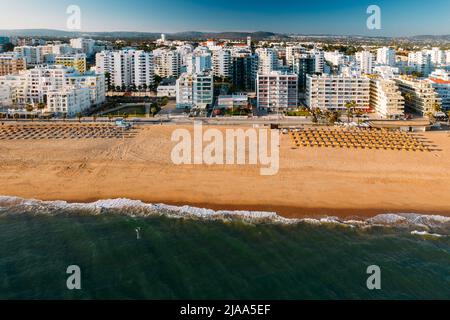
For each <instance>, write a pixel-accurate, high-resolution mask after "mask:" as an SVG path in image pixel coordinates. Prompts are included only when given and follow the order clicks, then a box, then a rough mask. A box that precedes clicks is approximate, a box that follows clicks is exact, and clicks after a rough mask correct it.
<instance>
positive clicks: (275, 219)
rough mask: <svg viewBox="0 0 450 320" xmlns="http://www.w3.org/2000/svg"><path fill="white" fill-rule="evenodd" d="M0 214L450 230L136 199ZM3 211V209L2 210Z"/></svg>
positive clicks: (10, 207) (11, 206) (413, 220)
mask: <svg viewBox="0 0 450 320" xmlns="http://www.w3.org/2000/svg"><path fill="white" fill-rule="evenodd" d="M0 209H2V210H0V213H2V212H14V213H23V212H27V213H31V214H49V215H52V214H58V213H61V212H62V213H67V212H73V211H79V212H84V213H85V212H88V213H89V214H93V215H102V214H108V213H115V214H127V215H129V216H141V217H147V216H158V215H159V216H161V215H164V216H168V217H172V218H193V219H207V220H224V221H226V220H242V221H245V222H251V223H279V224H297V223H308V224H314V225H326V224H330V225H341V226H347V227H363V228H367V227H372V226H415V227H420V228H424V229H427V230H428V229H429V228H435V227H450V217H444V216H437V215H422V214H416V213H401V214H397V213H396V214H380V215H377V216H375V217H372V218H370V219H360V220H358V219H352V220H341V219H339V218H337V217H323V218H320V219H314V218H303V219H288V218H284V217H282V216H280V215H278V214H277V213H276V212H264V211H229V210H218V211H215V210H211V209H205V208H196V207H191V206H171V205H165V204H148V203H144V202H142V201H139V200H130V199H110V200H99V201H96V202H92V203H69V202H66V201H41V200H33V199H23V198H19V197H7V196H0ZM5 209H6V210H5Z"/></svg>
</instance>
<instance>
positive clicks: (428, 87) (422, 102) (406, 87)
mask: <svg viewBox="0 0 450 320" xmlns="http://www.w3.org/2000/svg"><path fill="white" fill-rule="evenodd" d="M395 81H396V82H397V85H398V87H399V89H400V91H401V93H402V95H403V97H404V98H405V106H406V107H408V108H410V109H412V110H414V111H415V112H418V113H420V114H421V115H423V116H425V115H427V114H428V113H434V110H433V109H434V105H435V104H441V99H440V98H439V95H438V93H437V92H436V91H435V89H434V87H433V85H432V84H431V83H430V82H429V81H428V80H422V79H420V80H419V79H412V78H407V77H399V78H396V79H395Z"/></svg>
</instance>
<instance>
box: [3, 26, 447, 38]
mask: <svg viewBox="0 0 450 320" xmlns="http://www.w3.org/2000/svg"><path fill="white" fill-rule="evenodd" d="M32 30H33V31H57V32H65V33H148V34H166V35H171V34H172V35H175V34H179V33H189V32H198V33H259V32H263V33H273V34H274V35H285V36H287V35H298V36H311V37H313V36H332V37H366V38H413V37H423V36H431V37H445V36H450V34H445V33H444V34H416V35H410V36H407V35H396V36H394V35H389V36H388V35H372V36H371V35H362V34H332V33H308V34H307V33H296V32H274V31H263V30H258V31H245V30H244V31H243V30H240V31H230V30H225V31H199V30H186V31H172V32H164V31H162V32H161V31H136V30H134V31H127V30H114V31H92V30H90V31H85V30H66V29H57V28H13V29H0V31H3V32H5V31H7V32H13V31H15V32H20V31H32Z"/></svg>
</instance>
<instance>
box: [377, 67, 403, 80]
mask: <svg viewBox="0 0 450 320" xmlns="http://www.w3.org/2000/svg"><path fill="white" fill-rule="evenodd" d="M373 73H374V74H377V75H380V76H381V77H382V78H384V79H391V78H394V77H395V76H397V75H398V74H399V73H400V69H399V68H397V67H391V66H387V65H382V66H375V67H374V68H373Z"/></svg>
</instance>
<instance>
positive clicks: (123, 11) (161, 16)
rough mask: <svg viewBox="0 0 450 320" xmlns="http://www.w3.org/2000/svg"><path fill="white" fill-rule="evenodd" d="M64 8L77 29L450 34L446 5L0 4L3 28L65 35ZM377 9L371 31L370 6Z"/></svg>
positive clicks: (208, 0) (331, 1) (412, 1)
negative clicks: (74, 13) (73, 9)
mask: <svg viewBox="0 0 450 320" xmlns="http://www.w3.org/2000/svg"><path fill="white" fill-rule="evenodd" d="M69 5H77V6H79V8H80V9H81V31H85V32H87V31H145V32H165V33H171V32H179V31H271V32H278V33H299V34H336V35H367V36H411V35H423V34H427V35H428V34H432V35H443V34H450V1H449V0H428V1H423V0H420V1H418V0H369V1H366V0H340V1H339V0H308V1H304V0H295V1H293V0H283V1H276V0H270V1H268V0H227V1H222V0H126V1H125V0H121V1H119V0H0V12H2V14H1V15H2V17H1V19H0V29H40V28H45V29H58V30H67V23H66V21H67V19H68V17H69V15H68V14H67V13H66V10H67V7H68V6H69ZM370 5H378V6H379V7H380V9H381V29H380V30H369V29H368V28H367V24H366V21H367V19H368V17H369V14H367V12H366V11H367V8H368V6H370Z"/></svg>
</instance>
